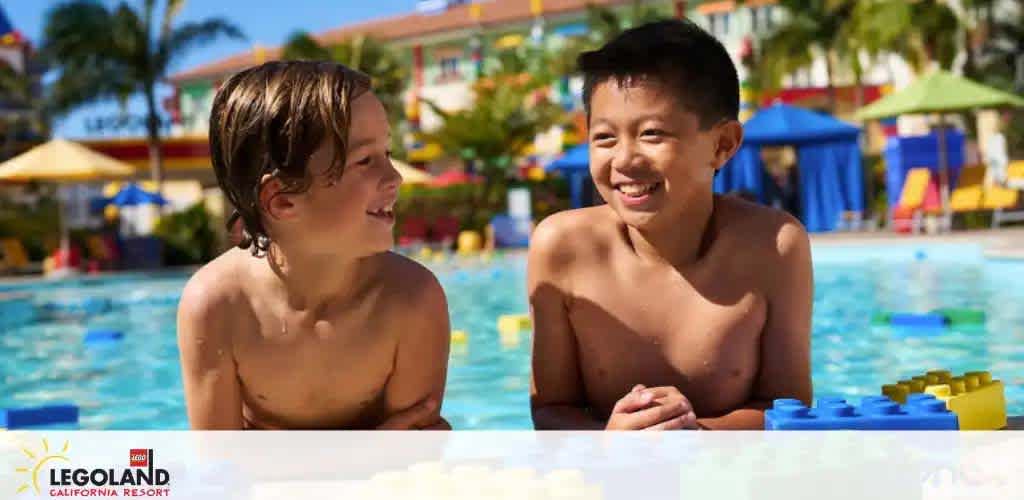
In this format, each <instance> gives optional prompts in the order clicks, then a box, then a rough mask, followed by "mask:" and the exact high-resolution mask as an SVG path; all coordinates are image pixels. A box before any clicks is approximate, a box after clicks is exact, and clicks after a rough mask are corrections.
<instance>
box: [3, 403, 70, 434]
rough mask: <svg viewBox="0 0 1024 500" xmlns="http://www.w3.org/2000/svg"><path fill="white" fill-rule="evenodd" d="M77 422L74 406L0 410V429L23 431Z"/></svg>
mask: <svg viewBox="0 0 1024 500" xmlns="http://www.w3.org/2000/svg"><path fill="white" fill-rule="evenodd" d="M77 422H78V407H77V406H75V405H52V406H40V407H34V408H6V409H3V410H0V428H7V429H25V428H31V427H39V426H44V425H52V424H74V423H77Z"/></svg>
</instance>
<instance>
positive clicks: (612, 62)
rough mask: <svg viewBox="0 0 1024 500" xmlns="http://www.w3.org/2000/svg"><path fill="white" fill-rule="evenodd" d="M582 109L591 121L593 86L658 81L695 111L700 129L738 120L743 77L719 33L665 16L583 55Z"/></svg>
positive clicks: (581, 62)
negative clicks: (607, 82)
mask: <svg viewBox="0 0 1024 500" xmlns="http://www.w3.org/2000/svg"><path fill="white" fill-rule="evenodd" d="M578 65H579V69H580V71H581V72H582V73H583V75H584V80H583V107H584V109H585V110H586V113H587V119H588V120H589V119H590V100H591V98H592V97H593V95H594V88H595V87H597V86H598V85H599V84H601V83H604V82H606V81H609V80H612V81H614V82H615V83H617V84H618V85H620V86H622V87H628V86H632V85H636V84H637V83H639V82H643V81H645V80H654V81H657V82H658V83H661V84H663V85H666V87H667V88H668V89H670V90H671V91H672V92H673V93H674V95H675V96H676V98H678V99H679V101H680V103H681V104H682V105H683V106H684V107H685V108H686V109H687V110H688V111H691V112H693V113H695V114H696V115H697V117H698V119H699V121H700V125H701V128H704V129H707V128H709V127H711V126H713V125H715V124H716V123H718V122H720V121H721V120H736V119H737V117H738V114H739V107H740V86H739V77H738V76H737V75H736V66H735V65H734V64H733V62H732V59H731V58H730V57H729V53H728V52H726V50H725V47H723V46H722V44H721V42H719V41H718V40H717V39H715V37H713V36H711V35H710V34H708V33H707V32H706V31H704V30H703V29H701V28H700V27H699V26H697V25H696V24H694V23H693V22H691V21H688V20H666V21H657V22H653V23H649V24H644V25H642V26H638V27H635V28H632V29H629V30H626V31H624V32H623V33H622V34H620V35H619V36H617V37H615V38H614V39H613V40H612V41H610V42H608V43H607V44H605V45H604V47H601V48H600V49H598V50H593V51H589V52H584V53H582V54H580V56H579V59H578Z"/></svg>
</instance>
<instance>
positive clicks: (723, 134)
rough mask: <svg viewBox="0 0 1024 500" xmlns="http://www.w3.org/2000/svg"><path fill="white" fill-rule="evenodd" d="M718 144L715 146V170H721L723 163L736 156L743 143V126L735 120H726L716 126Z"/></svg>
mask: <svg viewBox="0 0 1024 500" xmlns="http://www.w3.org/2000/svg"><path fill="white" fill-rule="evenodd" d="M717 127H718V143H717V144H715V157H714V159H715V165H714V167H715V170H718V169H720V168H722V166H724V165H725V162H727V161H729V158H732V155H734V154H736V151H738V150H739V149H740V144H742V143H743V124H741V123H740V122H738V121H736V120H728V121H725V122H723V123H720V124H718V125H717Z"/></svg>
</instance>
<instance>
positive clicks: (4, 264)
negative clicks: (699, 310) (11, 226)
mask: <svg viewBox="0 0 1024 500" xmlns="http://www.w3.org/2000/svg"><path fill="white" fill-rule="evenodd" d="M42 270H43V266H42V264H41V263H35V262H31V261H29V259H28V253H26V252H25V246H24V245H22V244H21V240H19V239H16V238H3V239H0V272H2V273H12V274H34V273H40V272H42Z"/></svg>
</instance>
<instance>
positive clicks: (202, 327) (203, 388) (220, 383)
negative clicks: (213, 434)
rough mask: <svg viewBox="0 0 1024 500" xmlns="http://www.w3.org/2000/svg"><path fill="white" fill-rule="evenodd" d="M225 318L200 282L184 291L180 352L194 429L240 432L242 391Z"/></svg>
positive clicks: (218, 303)
mask: <svg viewBox="0 0 1024 500" xmlns="http://www.w3.org/2000/svg"><path fill="white" fill-rule="evenodd" d="M194 280H195V278H194ZM213 286H215V285H213ZM229 316H230V311H228V310H226V307H225V304H224V303H223V301H221V300H218V299H217V298H216V294H215V293H211V291H210V290H208V289H207V287H206V286H204V284H203V283H202V281H193V282H190V283H189V285H188V286H186V287H185V291H184V292H183V293H182V297H181V305H180V306H179V307H178V350H179V351H180V353H181V377H182V382H183V383H184V387H185V406H186V407H187V408H188V420H189V423H190V425H191V427H192V428H193V429H197V430H239V429H242V428H243V427H244V426H243V418H242V391H241V386H240V384H239V382H238V370H237V366H236V364H235V357H234V355H233V351H232V348H231V342H230V338H231V331H232V329H231V327H230V326H231V325H229V324H228V321H227V319H226V318H228V317H229Z"/></svg>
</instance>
